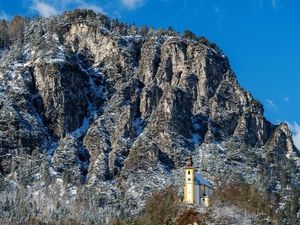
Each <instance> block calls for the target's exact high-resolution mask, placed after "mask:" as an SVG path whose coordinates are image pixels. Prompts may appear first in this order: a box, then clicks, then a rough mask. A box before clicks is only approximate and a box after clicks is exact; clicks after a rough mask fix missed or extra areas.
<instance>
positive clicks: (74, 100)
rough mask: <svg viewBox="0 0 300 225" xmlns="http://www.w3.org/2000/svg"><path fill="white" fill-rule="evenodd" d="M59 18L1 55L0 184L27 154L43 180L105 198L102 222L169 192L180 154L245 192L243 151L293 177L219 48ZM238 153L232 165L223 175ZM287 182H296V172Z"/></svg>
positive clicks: (288, 152) (250, 172)
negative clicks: (37, 161) (38, 157)
mask: <svg viewBox="0 0 300 225" xmlns="http://www.w3.org/2000/svg"><path fill="white" fill-rule="evenodd" d="M70 15H71V13H66V14H64V15H62V16H59V17H54V18H51V19H39V20H34V21H31V22H29V23H28V24H27V26H26V29H25V33H24V38H23V43H22V48H21V49H18V51H19V53H18V56H19V57H18V58H16V57H15V55H16V53H15V51H16V49H14V47H11V49H10V50H6V51H4V52H3V53H2V55H1V59H0V63H1V70H0V78H1V83H0V89H1V92H0V97H1V99H0V101H1V105H0V107H1V113H0V124H1V126H0V138H1V139H0V141H1V149H0V172H1V173H2V174H3V175H4V176H7V177H9V179H13V178H12V176H10V175H11V174H13V173H15V171H16V168H15V167H14V166H12V164H13V163H14V162H15V158H16V157H19V156H20V155H24V154H25V155H29V156H30V155H31V154H32V152H33V151H37V152H39V153H40V154H42V155H45V156H47V157H45V162H46V161H47V162H48V164H49V165H48V164H47V165H48V166H49V168H50V171H52V173H51V174H50V176H51V177H52V182H54V183H55V182H58V181H57V180H59V179H60V178H61V177H68V178H70V179H67V182H69V183H72V184H73V185H75V186H76V185H78V184H79V183H81V184H83V185H89V186H90V185H92V186H94V187H95V188H96V190H97V191H98V192H99V193H100V192H101V193H102V192H104V193H105V191H106V193H107V195H105V194H104V196H102V197H101V199H102V200H103V201H104V202H105V203H106V204H107V205H106V207H104V208H105V210H104V209H103V210H102V211H101V213H102V214H101V213H100V214H101V215H105V216H108V217H109V216H110V217H113V213H112V212H110V211H109V210H108V209H113V208H114V207H116V205H118V207H120V210H121V209H122V212H123V213H125V214H132V213H135V212H137V211H138V209H136V208H135V207H136V204H137V202H139V203H142V202H143V201H144V199H146V198H147V196H149V194H150V193H151V191H153V190H156V189H157V188H163V187H165V186H168V185H170V184H175V185H176V184H177V185H179V184H180V183H181V182H182V181H181V180H180V171H181V168H182V166H183V165H184V160H185V158H186V157H187V156H188V155H193V156H194V158H195V161H196V162H198V164H199V163H200V161H201V160H202V161H201V163H202V164H201V166H203V167H206V169H207V171H208V172H207V173H208V174H207V176H208V177H209V178H210V179H211V180H212V182H214V180H217V179H218V178H220V177H224V178H225V177H226V178H230V179H231V178H232V179H233V178H237V177H238V178H239V179H240V180H243V181H246V182H249V183H251V184H252V183H256V181H255V180H256V179H255V177H257V176H259V169H258V167H259V166H260V165H259V162H258V163H256V164H251V163H253V162H252V161H251V160H250V159H249V158H247V154H249V151H250V154H253V155H258V156H259V157H260V158H262V160H264V161H265V162H267V160H268V159H266V157H265V156H264V155H265V154H267V152H274V153H276V154H278V157H279V159H277V160H282V161H284V160H291V161H293V163H294V164H293V165H294V168H298V169H295V171H298V170H299V164H298V167H297V163H299V152H298V150H297V149H296V148H295V146H294V144H293V142H292V138H291V133H290V131H289V129H288V127H287V126H286V125H285V124H281V125H278V126H277V125H273V124H271V123H270V122H269V121H267V120H266V118H265V117H264V115H263V113H264V110H263V106H262V105H261V103H259V102H258V101H257V100H255V99H254V98H253V97H252V96H251V94H250V93H249V92H247V91H246V90H244V89H243V88H242V87H241V86H240V85H239V83H238V81H237V79H236V76H235V74H234V72H233V71H232V70H231V68H230V65H229V62H228V59H227V58H226V57H225V56H224V55H223V54H222V53H221V52H220V51H219V50H215V49H212V48H210V47H208V46H206V45H203V44H201V43H200V42H198V41H195V40H191V39H185V38H183V37H181V36H179V35H177V34H174V32H173V33H172V34H169V33H168V32H162V31H155V30H148V31H147V32H146V33H145V32H142V31H141V30H138V29H136V28H134V27H129V26H128V27H125V28H124V27H121V26H116V25H115V26H112V25H109V24H108V23H107V22H105V21H106V20H104V19H105V17H104V16H102V15H98V16H96V15H94V14H92V13H91V15H90V16H91V18H92V19H91V18H90V17H89V16H87V17H83V18H82V17H78V18H73V17H71V16H70ZM106 19H107V18H106ZM52 23H54V24H56V26H58V29H57V30H55V29H54V31H53V28H52V29H50V27H51V26H50V25H51V24H52ZM38 29H42V30H43V32H42V34H37V32H36V31H37V30H38ZM124 29H125V31H126V32H125V31H124ZM20 58H21V59H20ZM240 146H244V149H241V148H240ZM237 148H239V149H240V151H239V157H240V158H243V162H242V163H241V162H238V165H234V166H233V164H232V163H233V162H235V161H234V160H232V159H231V158H230V157H229V156H230V155H231V154H233V152H235V151H236V150H237ZM251 151H252V152H251ZM201 154H202V157H200V156H201ZM203 154H204V156H203ZM224 157H225V158H226V160H225V161H224ZM287 157H288V158H289V159H287ZM223 166H224V168H227V169H226V170H224V169H222V168H221V167H223ZM270 171H272V168H270ZM270 173H271V172H270ZM292 176H293V177H294V178H295V180H294V181H295V182H298V183H299V171H298V172H295V174H292ZM265 178H267V179H268V177H267V176H266V177H265ZM272 179H273V180H271V181H272V185H273V184H275V183H276V182H278V178H276V177H272ZM276 179H277V180H276ZM16 182H18V181H16ZM116 182H117V183H116ZM133 184H134V185H133ZM31 185H33V186H34V183H33V184H31ZM257 185H258V186H259V184H257ZM272 185H271V184H270V185H269V186H263V187H262V189H264V190H267V189H269V188H270V186H272ZM271 191H272V190H271ZM277 191H278V190H277ZM111 192H113V196H114V197H111V196H112V195H111ZM114 198H115V199H114ZM119 198H123V200H122V201H120V202H118V200H117V199H119ZM124 200H126V201H127V204H128V206H129V207H125V205H124V204H123V203H124ZM122 202H123V203H122ZM116 215H117V214H116Z"/></svg>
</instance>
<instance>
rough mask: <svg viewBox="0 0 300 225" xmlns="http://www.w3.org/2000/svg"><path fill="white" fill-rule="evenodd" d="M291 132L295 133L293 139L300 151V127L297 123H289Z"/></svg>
mask: <svg viewBox="0 0 300 225" xmlns="http://www.w3.org/2000/svg"><path fill="white" fill-rule="evenodd" d="M287 124H288V126H289V128H290V129H291V131H292V132H293V134H294V135H293V139H294V144H295V146H296V147H297V148H298V149H299V150H300V125H299V124H298V123H297V122H294V123H287Z"/></svg>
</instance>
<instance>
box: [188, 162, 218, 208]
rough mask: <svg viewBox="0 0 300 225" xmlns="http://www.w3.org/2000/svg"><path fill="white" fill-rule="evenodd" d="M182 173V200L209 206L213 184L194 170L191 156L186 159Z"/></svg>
mask: <svg viewBox="0 0 300 225" xmlns="http://www.w3.org/2000/svg"><path fill="white" fill-rule="evenodd" d="M184 173H185V181H184V202H185V203H187V204H193V205H198V206H204V207H209V206H210V197H211V195H212V193H213V186H212V185H211V184H210V183H209V182H208V181H207V180H206V179H204V177H202V176H201V175H200V173H199V172H198V171H197V170H195V168H194V166H193V159H192V157H190V158H189V159H188V160H187V162H186V166H185V168H184Z"/></svg>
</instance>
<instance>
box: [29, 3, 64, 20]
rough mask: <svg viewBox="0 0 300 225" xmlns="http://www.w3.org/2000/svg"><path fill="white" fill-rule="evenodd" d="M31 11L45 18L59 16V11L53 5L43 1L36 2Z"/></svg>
mask: <svg viewBox="0 0 300 225" xmlns="http://www.w3.org/2000/svg"><path fill="white" fill-rule="evenodd" d="M31 9H33V10H35V11H37V12H38V13H39V15H41V16H44V17H49V16H54V15H57V14H59V11H58V10H57V9H56V8H55V7H54V6H52V5H50V4H47V3H45V2H41V1H34V2H33V4H32V6H31Z"/></svg>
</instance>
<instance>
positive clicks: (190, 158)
mask: <svg viewBox="0 0 300 225" xmlns="http://www.w3.org/2000/svg"><path fill="white" fill-rule="evenodd" d="M185 165H186V166H187V167H191V166H193V165H194V163H193V158H192V156H191V155H190V157H189V158H188V159H187V160H186V164H185Z"/></svg>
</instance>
